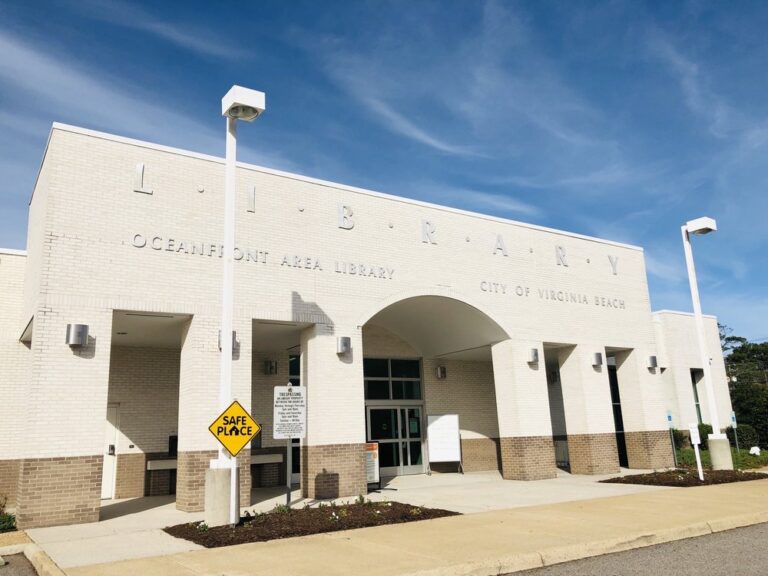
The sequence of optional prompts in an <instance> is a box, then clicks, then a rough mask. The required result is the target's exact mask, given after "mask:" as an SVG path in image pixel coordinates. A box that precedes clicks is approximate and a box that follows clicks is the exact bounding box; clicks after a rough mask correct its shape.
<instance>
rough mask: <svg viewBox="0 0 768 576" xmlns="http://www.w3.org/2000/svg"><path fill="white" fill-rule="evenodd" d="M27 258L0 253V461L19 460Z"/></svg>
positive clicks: (25, 352) (26, 351) (24, 389)
mask: <svg viewBox="0 0 768 576" xmlns="http://www.w3.org/2000/svg"><path fill="white" fill-rule="evenodd" d="M25 264H26V257H25V256H24V255H23V254H16V253H10V252H6V251H1V250H0V460H13V459H16V458H19V457H21V455H22V454H23V447H22V445H21V443H20V442H19V440H20V439H21V437H23V434H22V433H21V430H20V429H19V425H20V422H19V420H18V416H17V415H20V414H22V413H23V412H24V407H25V404H26V402H27V386H28V381H29V361H30V355H31V353H30V351H29V349H28V348H27V346H26V345H24V344H22V343H21V342H19V337H20V336H21V333H22V331H23V330H24V326H25V322H24V320H23V316H22V297H23V286H24V269H25Z"/></svg>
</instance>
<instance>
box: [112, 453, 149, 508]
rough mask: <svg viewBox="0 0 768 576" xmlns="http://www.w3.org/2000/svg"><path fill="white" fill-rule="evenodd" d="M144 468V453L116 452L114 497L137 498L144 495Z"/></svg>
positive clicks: (145, 459) (145, 462)
mask: <svg viewBox="0 0 768 576" xmlns="http://www.w3.org/2000/svg"><path fill="white" fill-rule="evenodd" d="M146 470H147V456H146V454H144V453H138V454H118V455H117V471H116V476H115V498H139V497H141V496H144V478H145V476H146Z"/></svg>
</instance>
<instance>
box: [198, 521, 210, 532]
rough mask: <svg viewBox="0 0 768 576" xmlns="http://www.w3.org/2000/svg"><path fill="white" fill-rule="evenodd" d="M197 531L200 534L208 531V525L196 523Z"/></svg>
mask: <svg viewBox="0 0 768 576" xmlns="http://www.w3.org/2000/svg"><path fill="white" fill-rule="evenodd" d="M197 529H198V530H199V531H200V532H208V530H210V527H209V526H208V524H206V523H205V522H200V523H198V525H197Z"/></svg>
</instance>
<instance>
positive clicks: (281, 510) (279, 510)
mask: <svg viewBox="0 0 768 576" xmlns="http://www.w3.org/2000/svg"><path fill="white" fill-rule="evenodd" d="M290 511H291V509H290V507H288V506H287V505H285V504H275V507H274V508H273V509H272V512H273V513H274V514H288V513H289V512H290Z"/></svg>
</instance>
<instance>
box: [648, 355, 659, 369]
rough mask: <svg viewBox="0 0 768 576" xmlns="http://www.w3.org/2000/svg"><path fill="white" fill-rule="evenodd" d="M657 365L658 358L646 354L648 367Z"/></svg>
mask: <svg viewBox="0 0 768 576" xmlns="http://www.w3.org/2000/svg"><path fill="white" fill-rule="evenodd" d="M658 366H659V360H658V358H656V356H648V368H657V367H658Z"/></svg>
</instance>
